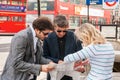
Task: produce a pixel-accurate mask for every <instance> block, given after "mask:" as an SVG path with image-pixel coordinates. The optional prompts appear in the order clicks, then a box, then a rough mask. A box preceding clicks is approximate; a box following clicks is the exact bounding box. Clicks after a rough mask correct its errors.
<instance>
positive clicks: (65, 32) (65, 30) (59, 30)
mask: <svg viewBox="0 0 120 80" xmlns="http://www.w3.org/2000/svg"><path fill="white" fill-rule="evenodd" d="M57 32H58V33H60V32H64V33H66V32H67V30H63V31H62V30H57Z"/></svg>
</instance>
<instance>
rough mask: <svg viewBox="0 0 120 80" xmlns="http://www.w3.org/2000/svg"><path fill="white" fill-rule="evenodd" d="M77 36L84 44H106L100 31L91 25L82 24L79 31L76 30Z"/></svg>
mask: <svg viewBox="0 0 120 80" xmlns="http://www.w3.org/2000/svg"><path fill="white" fill-rule="evenodd" d="M75 34H76V36H77V38H78V39H80V40H81V41H83V44H86V45H89V44H91V43H93V44H104V43H105V42H106V40H105V38H104V37H103V36H102V34H101V33H100V31H99V30H97V29H96V28H95V26H93V25H92V24H90V23H84V24H82V25H81V26H80V27H79V28H78V29H76V30H75Z"/></svg>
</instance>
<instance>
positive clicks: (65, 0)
mask: <svg viewBox="0 0 120 80" xmlns="http://www.w3.org/2000/svg"><path fill="white" fill-rule="evenodd" d="M60 1H61V2H68V0H60Z"/></svg>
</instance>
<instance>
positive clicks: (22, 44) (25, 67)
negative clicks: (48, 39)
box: [0, 28, 50, 80]
mask: <svg viewBox="0 0 120 80" xmlns="http://www.w3.org/2000/svg"><path fill="white" fill-rule="evenodd" d="M33 45H34V43H33V36H32V31H31V29H30V28H27V29H25V30H22V31H20V32H19V33H17V34H16V35H15V36H14V37H13V39H12V41H11V47H10V53H9V55H8V58H7V61H6V64H5V67H4V70H3V73H2V74H1V78H0V80H28V78H29V77H30V74H34V75H39V74H40V71H41V64H47V63H49V62H50V60H48V59H45V58H44V57H43V56H42V54H43V50H42V45H41V43H40V41H38V42H37V52H36V54H35V53H34V47H33ZM35 55H36V61H34V56H35ZM34 62H35V63H34Z"/></svg>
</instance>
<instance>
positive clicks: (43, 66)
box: [42, 62, 55, 72]
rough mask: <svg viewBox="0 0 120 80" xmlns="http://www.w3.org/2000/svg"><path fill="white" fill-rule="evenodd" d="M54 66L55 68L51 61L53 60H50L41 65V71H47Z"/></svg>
mask: <svg viewBox="0 0 120 80" xmlns="http://www.w3.org/2000/svg"><path fill="white" fill-rule="evenodd" d="M54 68H55V63H53V62H50V63H49V64H47V65H42V71H43V72H49V71H51V70H53V69H54Z"/></svg>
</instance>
